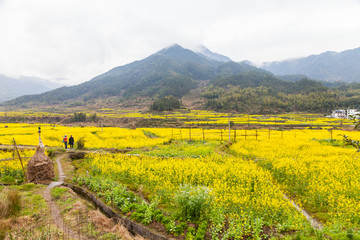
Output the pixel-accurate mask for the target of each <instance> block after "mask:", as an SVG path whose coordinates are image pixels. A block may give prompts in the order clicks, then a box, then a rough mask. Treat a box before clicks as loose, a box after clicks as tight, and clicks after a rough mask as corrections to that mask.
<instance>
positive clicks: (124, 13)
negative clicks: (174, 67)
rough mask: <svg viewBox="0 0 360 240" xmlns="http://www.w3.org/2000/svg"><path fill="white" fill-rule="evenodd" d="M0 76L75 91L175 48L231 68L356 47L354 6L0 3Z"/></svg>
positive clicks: (328, 2)
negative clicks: (216, 56)
mask: <svg viewBox="0 0 360 240" xmlns="http://www.w3.org/2000/svg"><path fill="white" fill-rule="evenodd" d="M0 34H1V35H0V74H2V75H7V76H11V77H17V76H36V77H40V78H45V79H49V80H53V81H55V80H56V81H61V82H62V83H66V84H77V83H81V82H84V81H88V80H90V79H91V78H93V77H95V76H96V75H99V74H101V73H103V72H106V71H108V70H110V69H111V68H113V67H116V66H121V65H124V64H127V63H130V62H133V61H135V60H140V59H143V58H145V57H147V56H149V55H151V54H152V53H154V52H156V51H159V50H160V49H162V48H164V47H167V46H169V45H171V44H174V43H178V44H180V45H182V46H183V47H185V48H190V49H193V48H195V47H196V46H198V45H200V44H202V45H205V46H206V47H207V48H209V49H210V50H212V51H214V52H218V53H221V54H223V55H226V56H228V57H230V58H231V59H233V60H234V61H242V60H250V61H252V62H256V63H260V62H263V61H274V60H283V59H288V58H295V57H301V56H308V55H311V54H319V53H321V52H324V51H328V50H331V51H342V50H346V49H352V48H357V47H360V0H251V1H250V0H126V1H125V0H0Z"/></svg>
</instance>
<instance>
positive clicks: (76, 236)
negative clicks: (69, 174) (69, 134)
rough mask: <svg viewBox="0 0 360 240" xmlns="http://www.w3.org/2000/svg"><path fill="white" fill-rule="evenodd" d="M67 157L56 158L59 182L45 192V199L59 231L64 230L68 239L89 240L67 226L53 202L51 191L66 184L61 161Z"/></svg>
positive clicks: (53, 183) (52, 184) (63, 155)
mask: <svg viewBox="0 0 360 240" xmlns="http://www.w3.org/2000/svg"><path fill="white" fill-rule="evenodd" d="M64 157H66V154H62V155H60V156H59V157H57V158H56V163H57V166H58V170H59V181H58V182H52V183H51V184H50V185H49V186H48V187H47V188H46V190H45V191H44V198H45V200H46V203H47V204H48V206H49V208H50V214H51V217H52V218H53V220H54V223H55V225H56V226H57V228H58V229H60V230H61V229H62V231H63V235H65V234H67V235H68V237H70V238H74V239H82V240H87V239H88V238H87V237H86V236H81V235H80V234H78V233H76V232H75V231H73V230H72V229H71V228H70V227H69V226H67V225H66V224H65V222H64V219H63V218H62V217H61V212H60V210H59V209H58V207H57V206H56V204H55V203H54V202H53V201H52V199H51V189H52V188H54V187H56V186H61V185H62V184H63V183H64V179H65V174H64V172H63V169H62V165H61V162H60V160H61V159H62V158H64Z"/></svg>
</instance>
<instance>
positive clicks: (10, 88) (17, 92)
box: [0, 75, 61, 102]
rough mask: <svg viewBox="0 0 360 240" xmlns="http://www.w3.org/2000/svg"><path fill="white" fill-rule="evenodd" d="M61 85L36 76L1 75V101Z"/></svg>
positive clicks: (41, 91)
mask: <svg viewBox="0 0 360 240" xmlns="http://www.w3.org/2000/svg"><path fill="white" fill-rule="evenodd" d="M60 86H61V85H60V84H57V83H54V82H51V81H48V80H44V79H40V78H35V77H19V78H11V77H7V76H4V75H0V102H4V101H8V100H11V99H14V98H16V97H19V96H22V95H25V94H37V93H43V92H47V91H49V90H52V89H55V88H58V87H60Z"/></svg>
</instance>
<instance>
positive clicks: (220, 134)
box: [220, 128, 223, 141]
mask: <svg viewBox="0 0 360 240" xmlns="http://www.w3.org/2000/svg"><path fill="white" fill-rule="evenodd" d="M220 136H221V141H223V136H222V128H221V129H220Z"/></svg>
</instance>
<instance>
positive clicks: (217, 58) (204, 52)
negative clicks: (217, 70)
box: [195, 45, 232, 62]
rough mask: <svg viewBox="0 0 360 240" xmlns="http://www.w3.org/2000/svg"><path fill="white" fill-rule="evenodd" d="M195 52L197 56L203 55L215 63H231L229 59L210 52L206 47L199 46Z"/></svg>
mask: <svg viewBox="0 0 360 240" xmlns="http://www.w3.org/2000/svg"><path fill="white" fill-rule="evenodd" d="M195 52H197V53H198V54H201V55H204V56H206V57H208V58H210V59H212V60H215V61H219V62H229V61H232V60H231V59H230V58H229V57H227V56H224V55H221V54H219V53H216V52H212V51H210V50H209V49H208V48H207V47H205V46H204V45H199V46H198V47H197V48H196V50H195Z"/></svg>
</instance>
